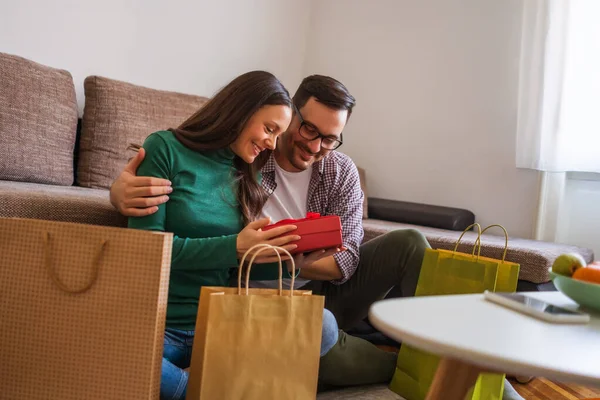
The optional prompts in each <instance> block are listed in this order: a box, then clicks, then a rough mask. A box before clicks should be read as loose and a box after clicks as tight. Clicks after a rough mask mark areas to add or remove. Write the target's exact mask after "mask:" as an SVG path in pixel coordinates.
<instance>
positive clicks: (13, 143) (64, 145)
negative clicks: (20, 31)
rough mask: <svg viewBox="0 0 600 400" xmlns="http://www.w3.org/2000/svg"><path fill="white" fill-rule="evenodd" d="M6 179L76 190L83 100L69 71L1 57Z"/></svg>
mask: <svg viewBox="0 0 600 400" xmlns="http://www.w3.org/2000/svg"><path fill="white" fill-rule="evenodd" d="M0 77H1V78H0V179H3V180H10V181H21V182H37V183H46V184H53V185H72V184H73V148H74V146H75V135H76V129H77V100H76V97H75V86H74V85H73V78H72V77H71V74H70V73H69V72H67V71H64V70H60V69H55V68H51V67H47V66H45V65H41V64H38V63H35V62H33V61H30V60H27V59H25V58H21V57H17V56H14V55H10V54H5V53H0Z"/></svg>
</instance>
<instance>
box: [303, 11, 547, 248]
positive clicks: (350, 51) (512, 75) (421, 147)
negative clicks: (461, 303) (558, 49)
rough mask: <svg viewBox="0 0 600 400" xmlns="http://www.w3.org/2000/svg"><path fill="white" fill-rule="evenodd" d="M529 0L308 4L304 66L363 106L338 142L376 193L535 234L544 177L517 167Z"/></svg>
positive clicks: (520, 233)
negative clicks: (521, 66)
mask: <svg viewBox="0 0 600 400" xmlns="http://www.w3.org/2000/svg"><path fill="white" fill-rule="evenodd" d="M521 9H522V0H502V1H498V0H419V1H417V0H411V1H408V0H404V1H399V0H370V1H363V0H327V1H319V0H316V1H314V2H313V9H312V18H311V27H310V30H309V32H310V33H309V40H308V45H307V53H306V63H305V73H307V74H308V73H321V74H328V75H332V76H334V77H336V78H338V79H339V80H341V81H342V82H343V83H345V84H346V86H348V88H349V89H350V91H351V92H352V93H353V94H354V96H355V97H356V98H357V107H356V109H355V114H353V116H352V118H351V120H350V123H349V125H348V126H347V128H346V132H345V133H346V135H345V136H344V139H345V142H344V146H343V147H342V149H341V150H343V151H344V152H346V153H347V154H349V155H350V156H351V157H352V158H353V159H354V160H355V162H356V163H357V164H358V165H361V166H363V167H364V168H366V170H367V181H368V191H369V195H370V196H373V197H383V198H390V199H399V200H406V201H416V202H423V203H430V204H438V205H447V206H456V207H464V208H468V209H470V210H472V211H473V212H474V213H475V214H476V218H477V220H478V221H479V222H481V223H483V224H490V223H500V224H503V225H505V226H506V228H507V229H508V231H509V234H511V235H512V236H521V237H531V236H532V233H533V227H534V219H535V214H536V207H537V198H538V193H539V187H538V173H537V172H534V171H527V170H517V169H516V168H515V130H516V112H517V89H518V65H519V64H518V63H519V46H520V42H519V40H520V30H521V14H522V10H521Z"/></svg>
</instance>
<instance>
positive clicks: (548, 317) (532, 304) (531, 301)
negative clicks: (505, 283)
mask: <svg viewBox="0 0 600 400" xmlns="http://www.w3.org/2000/svg"><path fill="white" fill-rule="evenodd" d="M483 297H484V298H485V299H486V300H488V301H491V302H494V303H496V304H499V305H501V306H504V307H508V308H510V309H512V310H515V311H518V312H521V313H523V314H527V315H529V316H532V317H535V318H538V319H541V320H544V321H548V322H554V323H558V324H585V323H587V322H589V321H590V316H589V314H585V313H582V312H579V311H573V310H568V309H566V308H562V307H559V306H555V305H553V304H549V303H546V302H545V301H542V300H538V299H535V298H533V297H529V296H525V295H522V294H519V293H492V292H489V291H487V290H486V291H485V292H484V293H483Z"/></svg>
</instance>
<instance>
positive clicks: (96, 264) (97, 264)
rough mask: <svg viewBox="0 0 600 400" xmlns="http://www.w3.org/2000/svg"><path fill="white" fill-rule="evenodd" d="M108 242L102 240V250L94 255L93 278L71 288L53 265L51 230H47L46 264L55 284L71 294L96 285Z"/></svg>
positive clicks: (85, 290) (45, 245)
mask: <svg viewBox="0 0 600 400" xmlns="http://www.w3.org/2000/svg"><path fill="white" fill-rule="evenodd" d="M106 243H107V241H106V240H103V241H102V243H101V244H100V251H98V254H96V257H94V262H93V263H92V268H93V269H92V279H91V280H90V282H89V283H88V284H87V285H85V286H83V287H81V288H79V289H71V288H69V287H68V286H67V285H65V284H64V283H63V282H62V281H61V280H60V278H59V277H58V274H57V273H56V270H55V269H54V268H53V266H52V258H51V257H50V232H46V234H45V235H44V264H45V266H46V269H47V270H48V273H49V274H50V278H52V281H53V282H54V284H55V285H56V286H58V288H59V289H60V290H62V291H63V292H66V293H70V294H81V293H85V292H87V291H88V290H90V289H91V287H92V286H94V283H96V281H97V280H98V274H99V272H100V261H101V260H102V255H103V254H104V249H105V248H106Z"/></svg>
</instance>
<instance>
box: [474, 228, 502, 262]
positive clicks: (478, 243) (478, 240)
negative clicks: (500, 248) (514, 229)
mask: <svg viewBox="0 0 600 400" xmlns="http://www.w3.org/2000/svg"><path fill="white" fill-rule="evenodd" d="M494 227H498V228H501V229H502V231H504V252H503V253H502V263H503V264H504V261H505V259H506V252H507V251H508V232H507V231H506V228H505V227H503V226H502V225H499V224H492V225H489V226H486V227H485V229H484V230H482V231H481V234H480V235H479V237H478V238H477V240H476V241H475V246H473V254H474V253H475V247H477V246H478V245H479V252H481V235H483V234H484V233H485V231H487V230H488V229H490V228H494ZM479 252H478V253H479Z"/></svg>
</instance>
